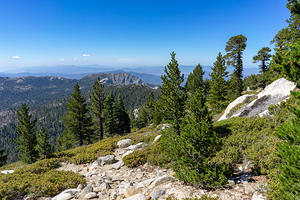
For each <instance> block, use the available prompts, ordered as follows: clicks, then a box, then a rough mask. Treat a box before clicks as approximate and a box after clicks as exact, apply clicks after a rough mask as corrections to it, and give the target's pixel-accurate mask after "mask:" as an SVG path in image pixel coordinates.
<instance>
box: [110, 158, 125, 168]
mask: <svg viewBox="0 0 300 200" xmlns="http://www.w3.org/2000/svg"><path fill="white" fill-rule="evenodd" d="M123 166H124V162H123V161H122V160H119V161H118V162H116V163H115V164H112V166H111V167H112V168H113V169H116V170H118V169H120V168H121V167H123Z"/></svg>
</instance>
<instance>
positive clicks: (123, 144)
mask: <svg viewBox="0 0 300 200" xmlns="http://www.w3.org/2000/svg"><path fill="white" fill-rule="evenodd" d="M131 141H132V140H131V139H124V140H120V141H119V142H118V144H117V145H118V147H119V148H126V147H128V146H129V145H130V143H131Z"/></svg>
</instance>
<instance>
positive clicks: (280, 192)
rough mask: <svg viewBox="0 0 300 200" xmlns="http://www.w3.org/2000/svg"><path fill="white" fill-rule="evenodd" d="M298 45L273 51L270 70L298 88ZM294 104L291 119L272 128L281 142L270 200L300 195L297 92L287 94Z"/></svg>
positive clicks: (299, 73) (299, 101)
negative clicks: (271, 68)
mask: <svg viewBox="0 0 300 200" xmlns="http://www.w3.org/2000/svg"><path fill="white" fill-rule="evenodd" d="M299 55H300V44H299V43H294V44H290V45H288V50H287V51H277V52H276V54H275V56H274V57H273V60H272V63H271V65H272V67H273V68H274V69H275V70H276V71H277V72H279V73H280V74H281V75H282V76H284V77H286V78H287V79H289V80H291V81H294V82H297V83H298V85H297V87H298V89H299V86H300V81H299V80H300V62H299V60H300V59H299V58H300V57H299ZM291 94H292V96H293V97H294V98H295V100H296V102H295V104H294V105H289V110H290V111H291V117H290V119H288V120H287V121H286V122H285V123H283V124H281V126H280V127H279V128H277V129H276V131H275V135H276V136H277V137H279V138H280V139H281V140H282V143H280V144H279V146H278V152H277V156H278V158H279V160H280V163H278V165H277V166H278V168H277V169H275V172H273V173H272V174H271V179H270V182H269V185H270V189H271V191H270V196H271V197H272V198H274V199H282V200H288V199H297V198H299V196H300V185H299V180H300V159H299V158H300V91H299V90H298V91H296V92H291Z"/></svg>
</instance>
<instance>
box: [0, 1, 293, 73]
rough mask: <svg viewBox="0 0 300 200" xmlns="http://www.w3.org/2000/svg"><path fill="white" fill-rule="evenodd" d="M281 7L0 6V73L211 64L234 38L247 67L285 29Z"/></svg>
mask: <svg viewBox="0 0 300 200" xmlns="http://www.w3.org/2000/svg"><path fill="white" fill-rule="evenodd" d="M285 5H286V1H285V0H195V1H192V0H190V1H189V0H181V1H177V0H172V1H169V0H159V1H158V0H148V1H146V0H136V1H131V0H127V1H125V0H122V1H121V0H120V1H118V0H111V1H109V0H103V1H102V0H0V27H1V29H0V30H1V31H0V71H6V70H10V69H14V68H17V67H24V66H40V65H48V66H49V65H93V64H98V65H104V66H121V67H131V66H132V67H136V66H162V65H166V64H167V63H168V61H169V57H170V56H169V54H170V52H171V51H175V52H176V54H177V59H178V60H179V63H180V64H181V65H196V64H197V63H200V64H202V65H212V63H213V62H214V61H215V58H216V55H217V53H218V52H219V51H221V52H222V53H224V48H225V45H226V42H227V41H228V39H229V38H230V37H231V36H234V35H238V34H244V35H245V36H246V37H247V38H248V42H247V49H246V51H245V52H244V63H245V66H247V67H253V66H255V64H253V63H252V57H253V56H254V55H255V54H256V52H257V51H258V50H259V49H260V48H262V47H263V46H270V40H272V38H273V37H274V35H275V34H276V33H277V32H278V30H280V29H281V28H283V27H285V26H286V23H285V20H286V19H287V18H288V16H289V12H288V9H287V8H286V6H285Z"/></svg>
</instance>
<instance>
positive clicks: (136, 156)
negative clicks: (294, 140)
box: [123, 150, 147, 168]
mask: <svg viewBox="0 0 300 200" xmlns="http://www.w3.org/2000/svg"><path fill="white" fill-rule="evenodd" d="M123 162H124V164H125V165H126V166H127V167H131V168H132V167H137V166H140V165H143V164H145V163H146V162H147V151H145V150H136V151H134V152H133V153H131V154H129V155H127V156H125V157H124V158H123Z"/></svg>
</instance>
